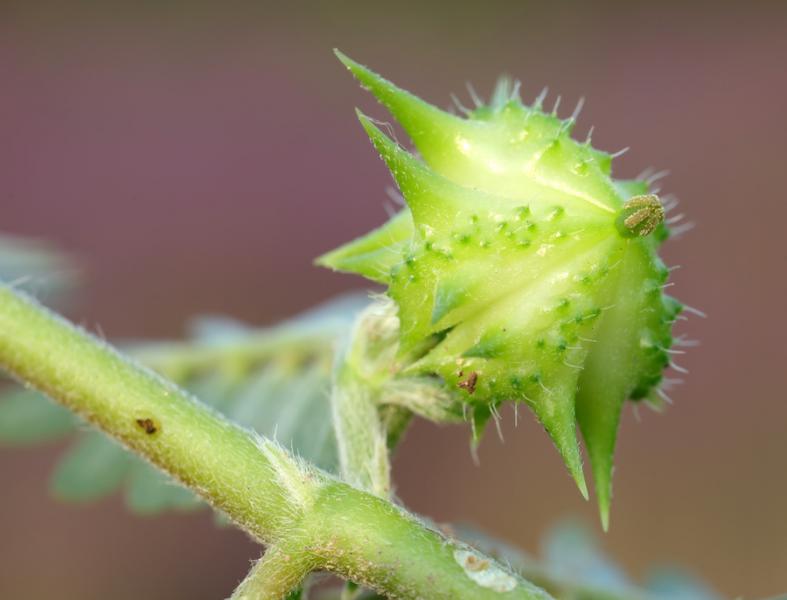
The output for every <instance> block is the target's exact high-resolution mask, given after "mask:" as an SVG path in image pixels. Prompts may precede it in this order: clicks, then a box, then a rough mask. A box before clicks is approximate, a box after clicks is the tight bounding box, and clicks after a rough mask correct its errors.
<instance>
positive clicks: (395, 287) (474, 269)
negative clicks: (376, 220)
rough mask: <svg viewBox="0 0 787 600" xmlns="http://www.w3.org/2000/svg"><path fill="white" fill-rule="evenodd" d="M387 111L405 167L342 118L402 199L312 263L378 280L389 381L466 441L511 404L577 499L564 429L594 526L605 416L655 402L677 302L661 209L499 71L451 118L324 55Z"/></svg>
mask: <svg viewBox="0 0 787 600" xmlns="http://www.w3.org/2000/svg"><path fill="white" fill-rule="evenodd" d="M337 56H338V57H339V59H340V60H341V61H342V62H343V63H344V64H345V66H347V68H348V69H349V70H350V71H351V72H352V73H353V75H354V76H355V77H356V78H357V79H358V80H359V81H360V82H361V84H362V86H363V87H365V88H366V89H368V90H369V91H371V92H372V94H374V95H375V96H376V97H377V99H378V100H379V101H380V102H381V103H382V104H383V105H384V106H385V107H387V108H388V110H390V112H391V113H392V114H393V115H394V116H395V117H396V119H397V120H398V121H399V123H400V124H401V125H402V126H403V127H404V129H405V130H406V131H407V133H408V135H409V136H410V138H411V139H412V141H413V143H414V144H415V147H416V149H417V150H418V152H419V154H420V158H417V157H416V156H414V155H413V154H411V153H410V152H408V151H407V150H405V149H404V148H402V147H401V146H399V145H398V144H397V143H396V142H394V141H393V140H392V139H390V138H389V137H388V136H387V135H386V134H385V133H383V132H382V131H381V130H380V128H379V127H377V126H376V125H375V123H374V122H373V121H372V120H371V119H369V118H368V117H366V116H364V115H363V114H361V113H360V112H359V113H358V118H359V120H360V122H361V125H362V126H363V128H364V130H365V131H366V133H367V134H368V136H369V138H370V140H371V141H372V143H373V145H374V147H375V149H376V150H377V152H378V153H379V154H380V156H381V157H382V159H383V160H384V161H385V163H386V165H387V166H388V168H389V170H390V171H391V174H392V175H393V177H394V179H395V181H396V183H397V185H398V187H399V190H400V191H401V193H402V195H403V197H404V199H405V201H406V204H407V206H406V207H405V208H404V209H403V210H402V211H401V212H400V213H399V214H397V215H395V216H394V217H392V218H391V220H390V221H389V222H388V223H386V224H385V225H383V226H382V227H380V228H378V229H376V230H374V231H373V232H371V233H369V234H367V235H365V236H363V237H361V238H359V239H357V240H355V241H354V242H350V243H348V244H346V245H345V246H342V247H341V248H339V249H337V250H334V251H333V252H330V253H328V254H326V255H325V256H323V257H322V258H320V259H318V262H319V264H322V265H324V266H328V267H330V268H333V269H336V270H341V271H346V272H353V273H358V274H360V275H363V276H365V277H367V278H369V279H371V280H373V281H376V282H379V283H383V284H386V285H388V290H387V293H388V295H389V296H390V297H391V298H392V299H393V300H394V301H395V303H396V305H397V308H398V316H399V323H400V340H399V341H400V344H399V346H400V358H401V359H402V361H403V362H404V364H403V367H402V372H401V376H405V377H406V376H417V377H422V376H432V377H434V376H437V377H439V378H440V379H441V380H442V381H443V382H444V385H445V386H446V387H447V388H448V389H450V390H453V392H454V393H456V394H458V397H459V398H460V399H461V400H462V402H464V403H465V404H466V405H467V407H468V415H470V417H471V420H472V423H473V439H474V443H476V442H477V441H478V439H479V437H480V434H481V431H482V429H483V427H484V425H485V424H486V423H487V422H488V421H489V419H490V418H492V417H496V415H497V407H498V406H499V405H500V404H501V403H502V402H505V401H514V402H520V403H524V404H526V405H527V406H528V407H529V408H530V409H531V410H532V411H533V413H534V414H535V416H536V418H537V419H538V420H539V422H540V423H541V424H542V425H543V427H544V429H545V430H546V431H547V433H548V434H549V436H550V437H551V439H552V441H553V442H554V444H555V446H556V448H557V450H558V452H559V453H560V455H561V456H562V458H563V460H564V462H565V463H566V466H567V468H568V470H569V473H570V474H571V476H572V477H573V479H574V480H575V481H576V483H577V486H578V487H579V489H580V491H581V492H582V494H583V495H585V496H587V487H586V485H585V479H584V474H583V469H582V461H581V455H580V452H579V446H578V442H577V426H579V429H580V431H581V433H582V436H583V438H584V440H585V444H586V447H587V451H588V456H589V458H590V464H591V467H592V471H593V479H594V482H595V489H596V495H597V497H598V500H599V509H600V512H601V519H602V523H603V524H604V526H605V527H607V525H608V522H609V506H610V501H611V497H612V469H613V455H614V450H615V440H616V437H617V430H618V425H619V422H620V414H621V409H622V407H623V404H624V402H625V401H626V400H627V399H631V400H633V401H642V400H644V401H646V402H648V403H651V404H657V402H656V391H657V386H658V385H659V384H660V382H661V378H662V372H663V370H664V368H665V367H666V366H667V365H669V357H668V354H667V352H668V350H669V347H670V345H671V344H672V334H671V329H672V325H673V323H674V321H675V319H676V317H677V314H678V313H679V312H680V310H681V305H680V303H678V302H677V301H675V300H673V299H672V298H669V297H668V296H666V295H664V293H663V291H662V288H663V286H664V284H665V282H666V277H667V274H668V271H667V269H666V268H665V267H664V265H663V263H662V262H661V260H660V259H659V258H658V254H657V250H658V246H659V245H660V243H661V242H663V241H664V240H665V239H666V238H667V236H668V230H667V227H666V225H665V224H664V222H663V221H664V208H663V207H662V205H661V203H660V201H659V199H658V198H657V197H656V196H655V195H654V194H651V193H649V190H648V184H647V183H646V182H643V181H618V180H614V179H612V178H611V176H610V173H611V163H612V157H611V156H610V155H609V154H607V153H605V152H601V151H599V150H596V149H594V148H593V147H592V146H591V145H590V143H589V141H588V142H583V143H580V142H577V141H575V140H573V139H572V138H571V136H570V134H571V130H572V128H573V125H574V123H573V120H571V119H569V120H561V119H559V118H558V117H557V116H555V115H554V114H546V113H544V112H542V110H541V108H540V104H538V103H536V104H535V105H533V106H525V105H524V104H522V102H521V100H520V99H519V95H518V92H517V86H516V85H515V84H513V83H512V82H511V80H508V79H501V81H500V82H499V83H498V86H497V87H496V89H495V91H494V93H493V95H492V99H491V101H490V102H489V103H488V104H487V105H484V106H478V107H477V108H476V109H475V110H473V111H471V112H470V113H469V114H467V115H466V117H465V118H463V117H459V116H456V115H452V114H449V113H446V112H444V111H442V110H440V109H438V108H436V107H434V106H432V105H430V104H428V103H426V102H424V101H422V100H420V99H419V98H417V97H415V96H413V95H412V94H410V93H409V92H406V91H404V90H402V89H400V88H398V87H397V86H395V85H394V84H392V83H390V82H389V81H387V80H385V79H383V78H382V77H380V76H379V75H377V74H376V73H374V72H373V71H371V70H369V69H367V68H366V67H364V66H362V65H360V64H358V63H356V62H354V61H352V60H351V59H349V58H348V57H346V56H345V55H343V54H341V53H340V52H337Z"/></svg>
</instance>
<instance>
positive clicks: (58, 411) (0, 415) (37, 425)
mask: <svg viewBox="0 0 787 600" xmlns="http://www.w3.org/2000/svg"><path fill="white" fill-rule="evenodd" d="M78 423H79V418H78V417H77V416H76V415H74V413H72V412H71V411H69V410H68V409H66V408H63V407H62V406H59V405H57V404H54V403H53V402H51V401H50V400H49V399H48V398H45V397H44V396H42V395H41V394H39V393H38V392H35V391H32V390H22V389H14V390H12V391H11V392H8V393H6V394H5V395H4V396H3V398H2V401H0V444H8V445H21V444H39V443H41V442H48V441H52V440H57V439H60V438H62V437H65V436H67V435H69V434H70V433H72V432H73V431H74V429H75V427H76V426H77V424H78Z"/></svg>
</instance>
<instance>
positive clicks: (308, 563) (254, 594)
mask: <svg viewBox="0 0 787 600" xmlns="http://www.w3.org/2000/svg"><path fill="white" fill-rule="evenodd" d="M317 566H318V564H317V561H316V560H315V559H314V557H312V556H309V555H307V554H305V553H303V552H302V551H301V550H300V549H295V550H294V551H288V550H287V549H285V548H281V547H279V546H270V547H269V548H268V549H267V550H266V551H265V554H264V555H263V557H262V558H261V559H260V560H258V561H257V562H256V563H255V565H254V566H253V567H252V568H251V570H250V571H249V573H248V575H246V578H245V579H244V580H243V581H242V582H241V584H240V585H239V586H238V587H237V588H236V589H235V591H234V592H233V594H232V597H231V598H230V600H280V599H281V598H286V597H287V595H288V594H289V593H290V592H292V591H293V590H294V589H296V588H297V587H298V586H299V585H300V584H301V583H302V582H303V580H304V578H305V577H306V576H307V575H308V574H309V573H310V572H311V571H312V570H314V569H315V568H316V567H317Z"/></svg>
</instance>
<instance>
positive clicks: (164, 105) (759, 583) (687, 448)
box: [0, 1, 787, 600]
mask: <svg viewBox="0 0 787 600" xmlns="http://www.w3.org/2000/svg"><path fill="white" fill-rule="evenodd" d="M688 4H690V3H658V4H657V3H652V2H648V3H638V2H629V3H625V4H623V3H620V4H619V5H617V6H614V5H613V4H611V3H610V4H596V5H594V6H590V5H589V3H568V4H560V5H558V3H553V4H546V3H545V4H543V5H540V4H532V5H531V4H528V3H518V2H510V3H503V2H492V1H490V2H485V3H482V4H481V3H470V2H467V3H463V2H458V3H451V4H450V5H445V7H444V8H438V7H437V5H435V6H433V7H424V6H422V5H421V4H420V3H413V4H412V5H410V4H408V3H389V4H388V5H387V6H384V5H383V4H382V3H380V4H379V5H377V4H375V5H372V3H361V2H358V3H352V2H331V3H291V4H285V3H275V4H274V3H264V2H263V3H250V2H248V3H244V2H240V3H237V2H230V3H215V4H212V3H186V2H181V3H169V4H167V5H166V6H165V5H163V4H159V3H155V2H142V3H131V2H125V3H124V2H107V3H93V2H74V3H62V4H60V3H57V4H56V3H51V4H50V3H48V2H34V3H26V2H4V3H3V4H2V6H0V82H2V92H0V209H1V210H0V216H1V218H2V220H1V221H0V229H2V230H3V231H6V232H10V233H16V234H27V235H33V236H38V237H42V238H45V239H48V240H52V241H54V242H56V243H57V244H59V245H60V246H62V247H63V248H66V249H68V250H70V251H72V252H74V253H75V254H77V255H78V256H79V257H80V258H81V259H82V260H83V261H84V263H85V265H86V285H85V288H84V289H83V290H82V291H81V292H80V298H81V301H80V302H79V303H76V304H75V305H74V308H73V309H72V310H71V313H70V316H71V317H72V318H74V319H76V320H77V321H79V322H81V323H83V324H85V325H87V326H89V327H91V328H94V329H95V328H97V327H100V328H101V330H102V331H103V332H104V333H105V334H106V335H107V336H108V337H141V336H175V335H178V334H179V333H180V332H181V331H182V327H183V324H184V322H185V321H186V320H187V319H188V318H189V317H190V316H193V315H196V314H200V313H205V312H222V313H226V314H229V315H233V316H236V317H239V318H242V319H246V320H249V321H251V322H254V323H259V324H263V323H268V322H271V321H272V320H275V319H276V318H279V317H283V316H286V315H289V314H292V313H294V312H295V311H297V310H300V309H302V308H306V307H308V306H310V305H312V304H314V303H316V302H317V301H320V300H323V299H325V298H327V297H329V296H330V295H332V294H334V293H336V292H339V291H342V290H347V289H351V288H361V289H363V288H364V283H363V282H362V281H361V280H359V279H354V278H352V277H349V276H342V275H336V274H332V273H330V272H327V271H322V270H319V269H317V268H315V267H313V266H312V264H311V261H312V259H313V257H315V256H316V255H318V254H320V253H321V252H323V251H325V250H327V249H330V248H332V247H334V246H336V245H337V244H339V243H340V242H342V241H344V240H347V239H349V238H350V237H352V236H354V235H357V234H360V233H362V232H364V231H366V230H367V229H369V228H370V227H372V226H374V225H377V224H379V223H381V222H382V221H383V220H384V218H385V216H386V213H385V210H384V205H385V204H386V202H387V198H386V195H385V192H384V190H385V187H386V186H388V185H390V178H389V176H388V174H387V172H386V170H385V167H384V166H383V164H382V163H381V162H380V160H379V159H378V158H377V157H376V155H375V153H374V152H373V150H372V149H371V146H370V144H369V143H368V141H367V140H366V139H365V136H364V134H363V132H362V130H361V128H360V127H359V126H358V124H357V121H356V119H355V115H354V112H353V107H354V106H356V105H360V106H362V107H364V108H365V110H366V111H367V112H368V113H370V114H372V115H374V116H376V117H379V118H382V119H388V116H387V114H386V113H385V111H384V110H383V109H382V108H381V107H378V106H377V105H375V104H374V102H373V101H372V100H371V98H370V97H369V95H368V94H367V93H365V92H363V91H361V90H360V89H359V88H358V86H357V84H356V83H355V82H354V81H353V80H352V79H351V77H350V76H349V74H348V73H346V71H345V70H344V68H343V67H341V65H340V64H339V63H338V61H336V60H335V58H334V56H333V54H332V52H331V49H332V48H333V47H335V46H338V47H340V48H341V49H342V50H344V51H345V52H347V53H348V54H349V55H350V56H352V57H354V58H356V59H357V60H359V61H361V62H364V63H366V64H368V65H370V66H371V67H373V68H374V69H375V70H377V71H379V72H382V73H383V74H385V75H386V76H388V77H389V78H391V79H392V80H393V81H395V82H397V83H399V84H401V85H403V86H404V87H406V88H408V89H410V90H412V91H414V92H416V93H418V94H419V95H421V96H423V97H425V98H426V99H428V100H430V101H432V102H434V103H436V104H438V105H441V106H447V105H448V101H449V92H452V91H453V92H457V93H458V94H459V95H461V96H463V97H466V95H465V93H464V86H465V81H471V82H473V84H474V85H475V87H476V88H477V89H479V91H481V90H489V88H490V87H491V85H492V83H493V82H494V80H495V78H496V77H497V75H498V74H499V73H500V72H503V71H505V72H508V73H511V74H513V75H515V76H516V77H518V78H520V79H522V82H523V92H524V97H525V98H526V99H532V98H533V97H534V96H535V95H536V94H537V93H538V92H539V91H540V90H541V88H542V87H543V86H544V85H549V86H550V89H551V90H553V91H554V93H553V94H552V95H551V97H552V98H554V97H555V94H556V93H560V94H562V97H563V106H564V107H565V108H564V109H563V113H564V115H568V114H569V113H570V112H571V110H572V109H573V106H574V104H575V103H576V101H577V100H578V98H579V97H580V96H585V97H586V98H587V104H586V106H585V109H584V112H583V114H582V116H581V118H580V123H579V127H578V129H577V131H578V134H577V135H584V132H585V131H586V130H587V129H588V128H589V127H590V125H595V133H594V138H593V139H594V143H595V144H596V145H597V146H600V147H601V148H603V149H606V150H610V151H615V150H618V149H620V148H622V147H625V146H631V148H632V150H631V151H630V152H629V153H628V154H626V155H625V156H624V157H622V158H621V159H618V160H617V161H616V165H615V170H616V175H618V176H620V177H632V176H635V175H637V174H638V173H639V172H640V171H641V170H642V169H644V168H645V167H648V166H654V167H657V168H659V169H660V168H669V169H671V176H670V177H669V178H667V179H666V181H665V182H664V191H665V192H673V193H675V194H677V195H678V197H679V198H680V199H681V200H682V207H681V208H682V209H683V210H684V211H685V212H687V213H688V216H689V218H690V219H691V220H693V221H695V222H696V223H697V226H696V228H695V229H694V230H693V231H692V232H690V233H689V234H688V235H686V236H684V237H683V238H682V239H680V240H677V241H674V242H670V243H669V244H668V246H667V249H666V258H667V260H668V263H669V264H680V265H681V266H682V268H681V269H680V270H678V271H676V272H675V273H674V281H675V282H676V286H675V288H674V291H675V294H676V295H677V296H678V297H679V298H681V299H682V300H684V301H686V302H687V303H688V304H691V305H694V306H697V307H699V308H701V309H703V310H705V311H706V312H707V313H708V315H709V318H708V319H707V320H705V321H702V320H698V319H692V320H691V321H690V322H689V323H688V324H687V325H685V326H681V329H680V332H681V333H687V334H689V336H690V337H697V338H699V339H701V340H702V344H703V345H702V347H701V348H698V349H696V350H693V351H691V352H690V353H689V354H688V355H687V356H686V357H685V358H684V359H683V360H682V364H684V366H685V367H687V368H688V369H690V371H691V375H690V376H689V377H688V378H687V383H686V384H685V385H684V386H682V387H680V388H678V390H677V391H676V392H675V393H674V394H673V398H674V401H675V405H674V406H672V407H670V409H669V410H668V411H667V412H666V414H665V415H663V416H658V415H655V414H652V413H650V412H648V411H644V412H643V413H642V422H641V423H638V422H636V420H635V419H634V418H633V415H632V413H631V411H630V410H627V411H626V416H625V419H624V423H623V428H622V435H621V438H620V442H619V452H618V459H617V469H616V473H615V502H614V504H613V512H612V528H611V531H610V532H609V533H608V534H607V535H606V536H604V544H605V546H606V548H607V549H608V550H609V551H610V552H611V553H612V554H613V555H614V556H615V557H616V558H617V559H618V560H619V561H620V562H621V563H622V564H623V565H624V566H625V567H626V568H627V569H628V570H629V571H631V572H632V573H634V574H635V575H638V574H641V573H643V572H644V570H645V568H646V567H647V566H648V565H650V564H652V563H658V562H671V563H677V564H680V565H684V566H687V567H690V568H691V569H692V570H694V571H695V572H696V573H698V574H699V575H700V576H702V577H703V578H704V579H706V580H708V581H709V582H711V583H712V585H713V586H714V587H715V588H716V589H717V590H719V591H720V592H722V593H723V594H724V595H725V596H728V597H733V596H742V597H745V598H756V597H758V596H765V595H768V594H775V593H777V592H783V591H786V590H787V476H786V474H787V467H786V465H787V402H785V400H786V399H787V395H786V394H785V387H784V376H783V369H784V362H785V350H784V339H785V334H787V327H785V319H784V309H785V291H787V290H786V289H785V272H786V269H785V259H787V255H786V254H787V253H785V250H784V237H785V231H784V223H785V222H787V204H786V203H785V199H784V197H783V194H784V192H783V181H784V171H785V161H786V160H787V152H786V151H785V147H786V146H785V134H787V122H786V119H785V112H784V111H785V106H787V77H785V61H786V60H787V11H785V5H784V4H782V3H775V2H774V3H767V4H766V3H757V2H750V3H745V4H743V3H739V4H735V5H730V6H726V5H723V4H713V5H710V4H705V3H698V4H697V5H695V6H687V5H688ZM507 416H508V417H509V418H508V419H507V422H506V425H505V443H503V444H501V443H500V442H499V441H498V440H497V438H496V437H495V436H494V435H490V436H488V438H487V440H486V442H485V443H484V445H483V446H482V449H481V466H480V467H476V466H474V465H473V464H472V461H471V459H470V455H469V452H468V448H467V436H468V433H467V431H465V430H463V429H462V428H455V429H451V428H445V429H438V428H435V427H432V426H428V425H424V424H423V423H420V424H418V425H417V426H416V427H415V428H414V429H413V430H412V431H411V433H410V434H409V436H408V438H407V440H406V443H405V444H404V446H403V447H402V450H401V452H400V453H399V455H398V456H397V459H396V473H395V477H396V481H397V484H398V493H399V495H400V497H401V498H402V499H403V501H404V502H405V503H406V504H407V505H408V506H410V507H411V508H413V509H414V510H416V511H419V512H422V513H424V514H427V515H430V516H432V517H434V518H436V519H437V520H439V521H470V522H474V523H476V524H478V525H479V526H481V527H483V528H485V529H487V530H489V531H490V532H491V533H493V534H498V535H500V536H502V537H504V538H505V539H507V540H509V541H510V542H513V543H516V544H519V545H521V546H523V547H524V548H526V549H527V550H529V551H536V550H537V549H538V539H539V536H540V535H541V534H542V533H543V532H544V531H545V530H546V529H547V527H548V526H549V525H550V524H551V523H553V522H555V521H556V520H557V519H558V518H560V517H561V516H564V515H574V514H578V515H582V516H584V517H585V518H586V519H587V520H588V521H589V522H590V523H592V524H593V526H594V527H596V528H598V525H597V519H596V512H595V511H596V508H595V505H594V504H590V503H585V502H584V501H583V500H582V499H581V497H580V496H579V494H578V493H577V492H576V490H575V489H574V486H573V483H572V482H571V481H570V479H569V477H568V476H567V475H566V473H565V470H564V469H563V467H562V466H561V464H560V461H559V458H558V456H557V454H556V452H554V450H553V448H552V447H551V445H550V443H549V441H548V440H547V438H546V436H545V435H544V434H543V432H542V431H541V429H540V427H538V426H537V425H536V424H535V423H534V422H533V421H532V419H520V425H519V427H518V428H517V429H514V428H513V419H512V418H510V416H511V415H510V413H509V414H508V415H507ZM59 450H60V447H51V446H50V447H46V448H39V449H4V450H2V451H0V473H2V474H3V480H4V481H5V482H6V483H5V484H4V485H3V489H2V493H0V533H1V534H2V535H1V536H0V597H2V598H35V599H37V598H54V597H57V598H60V599H72V598H73V599H77V598H79V599H93V598H95V599H99V598H114V599H117V600H120V599H125V598H129V599H130V598H148V599H159V598H161V599H164V598H192V599H197V598H205V599H215V598H222V597H224V596H225V595H227V594H229V592H230V590H231V589H232V587H233V585H234V584H235V583H236V582H237V581H238V580H239V578H241V577H242V575H243V574H244V573H245V571H246V568H247V565H248V561H249V560H251V559H253V558H255V557H256V556H257V555H258V550H257V549H256V548H255V547H254V545H253V544H252V543H251V542H249V541H248V540H247V539H246V538H245V536H244V535H243V534H241V533H238V532H235V531H232V530H227V529H216V528H215V527H214V526H213V524H212V521H211V517H210V516H209V515H208V514H207V513H202V514H200V515H197V516H172V517H167V518H163V519H155V520H146V519H141V518H138V517H134V516H130V515H128V514H127V513H126V512H125V510H124V509H123V507H122V505H121V502H120V500H119V499H117V498H115V499H113V500H110V501H105V502H102V503H100V504H98V505H97V506H91V507H74V506H67V505H61V504H58V503H57V502H56V501H54V500H52V499H50V498H49V497H48V496H47V494H46V478H47V475H48V473H49V470H50V468H51V466H52V464H53V463H54V460H55V457H56V455H57V453H58V451H59Z"/></svg>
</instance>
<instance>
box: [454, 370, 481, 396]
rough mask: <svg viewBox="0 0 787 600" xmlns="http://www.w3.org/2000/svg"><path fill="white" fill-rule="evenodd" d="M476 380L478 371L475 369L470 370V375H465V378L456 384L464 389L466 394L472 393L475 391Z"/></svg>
mask: <svg viewBox="0 0 787 600" xmlns="http://www.w3.org/2000/svg"><path fill="white" fill-rule="evenodd" d="M477 381H478V373H476V372H475V371H471V372H470V375H468V376H467V379H465V380H464V381H460V382H459V383H458V384H457V385H458V386H459V387H460V388H462V389H463V390H466V391H467V393H468V394H472V393H473V392H475V384H476V382H477Z"/></svg>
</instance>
